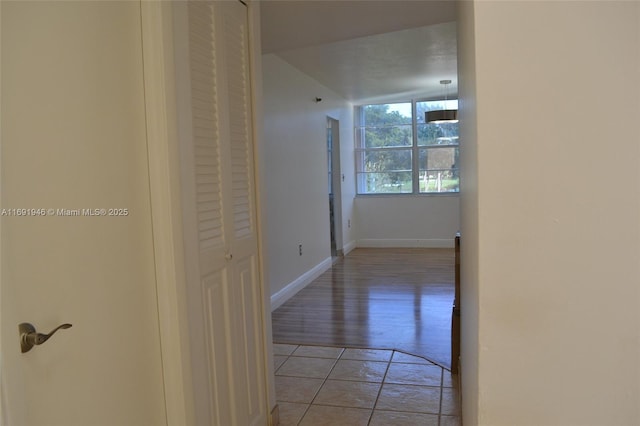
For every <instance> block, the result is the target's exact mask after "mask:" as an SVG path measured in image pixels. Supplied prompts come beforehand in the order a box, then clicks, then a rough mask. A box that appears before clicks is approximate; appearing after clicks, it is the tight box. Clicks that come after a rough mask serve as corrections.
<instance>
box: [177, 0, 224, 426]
mask: <svg viewBox="0 0 640 426" xmlns="http://www.w3.org/2000/svg"><path fill="white" fill-rule="evenodd" d="M215 19H216V11H215V7H214V5H213V3H212V2H200V1H194V2H188V3H187V2H185V3H182V2H176V3H175V5H174V25H175V39H174V40H175V52H176V76H177V81H176V85H177V94H176V95H177V101H178V118H179V136H180V144H181V156H182V157H183V159H182V161H181V168H182V170H181V179H182V191H183V222H184V232H185V264H186V266H187V287H188V288H187V294H188V301H187V302H188V306H189V308H188V309H189V331H190V341H191V344H190V349H191V364H192V371H193V383H194V397H195V401H194V405H195V409H196V423H197V424H198V425H212V424H213V425H225V424H233V408H232V407H233V396H232V392H231V391H230V389H232V386H233V385H232V383H233V379H232V377H233V376H232V372H231V371H230V370H229V368H228V365H229V364H230V363H231V357H232V356H233V354H232V353H231V352H230V350H229V347H230V343H231V308H232V307H231V306H230V303H229V297H230V289H229V286H230V273H229V267H228V266H229V265H228V262H227V261H226V259H225V255H226V250H227V246H228V244H229V241H228V233H226V232H225V227H227V226H228V225H227V223H226V222H227V217H229V215H228V214H225V211H226V210H225V203H224V186H225V182H224V180H225V178H224V176H225V155H226V154H225V149H224V137H223V135H224V127H225V125H224V123H223V122H222V121H221V118H220V93H219V86H220V83H219V80H220V78H221V77H220V73H219V72H218V69H219V68H220V66H219V57H218V56H219V55H218V48H217V43H218V41H217V40H216V28H215Z"/></svg>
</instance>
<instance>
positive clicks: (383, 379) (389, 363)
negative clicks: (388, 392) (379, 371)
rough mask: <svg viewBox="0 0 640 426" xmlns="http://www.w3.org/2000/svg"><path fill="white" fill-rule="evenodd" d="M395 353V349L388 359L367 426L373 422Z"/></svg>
mask: <svg viewBox="0 0 640 426" xmlns="http://www.w3.org/2000/svg"><path fill="white" fill-rule="evenodd" d="M395 353H396V351H395V350H393V351H391V357H389V360H388V361H387V368H386V369H385V370H384V375H383V376H382V381H381V382H380V389H378V395H376V400H375V401H373V407H371V415H370V416H369V422H367V426H369V425H370V424H371V421H372V420H373V414H374V413H375V411H376V406H377V405H378V400H379V399H380V394H382V387H383V386H384V381H385V380H386V379H387V373H388V372H389V368H391V361H392V360H393V356H394V355H395Z"/></svg>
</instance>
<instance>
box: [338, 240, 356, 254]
mask: <svg viewBox="0 0 640 426" xmlns="http://www.w3.org/2000/svg"><path fill="white" fill-rule="evenodd" d="M356 247H358V245H357V244H356V242H355V241H349V242H348V243H347V244H345V245H344V246H343V247H342V252H343V254H344V255H345V256H346V255H348V254H349V253H351V252H352V251H353V249H355V248H356Z"/></svg>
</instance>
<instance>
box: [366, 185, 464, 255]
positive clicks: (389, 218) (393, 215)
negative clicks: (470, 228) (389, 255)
mask: <svg viewBox="0 0 640 426" xmlns="http://www.w3.org/2000/svg"><path fill="white" fill-rule="evenodd" d="M355 205H356V225H357V236H358V243H357V244H358V247H453V240H454V236H455V233H456V232H458V230H459V229H460V228H459V226H460V214H459V212H460V202H459V197H458V195H433V196H425V195H419V196H411V195H407V196H398V197H389V196H380V197H377V196H369V195H367V196H363V197H358V198H356V202H355Z"/></svg>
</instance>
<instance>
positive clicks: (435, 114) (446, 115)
mask: <svg viewBox="0 0 640 426" xmlns="http://www.w3.org/2000/svg"><path fill="white" fill-rule="evenodd" d="M440 84H442V86H444V107H445V108H446V107H447V94H448V93H447V92H448V90H447V86H449V85H450V84H451V80H440ZM425 121H426V122H427V123H434V124H439V123H457V122H458V110H457V109H438V110H434V111H427V112H426V113H425Z"/></svg>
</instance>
